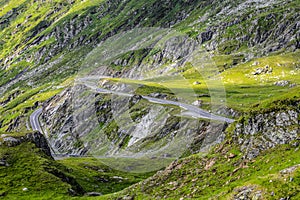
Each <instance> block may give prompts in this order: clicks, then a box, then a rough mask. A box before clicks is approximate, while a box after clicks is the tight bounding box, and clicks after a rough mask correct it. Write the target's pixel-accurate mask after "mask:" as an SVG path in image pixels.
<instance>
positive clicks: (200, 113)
mask: <svg viewBox="0 0 300 200" xmlns="http://www.w3.org/2000/svg"><path fill="white" fill-rule="evenodd" d="M104 78H111V77H107V76H98V77H97V76H91V77H85V78H80V79H78V80H77V81H78V82H79V83H81V84H84V85H85V86H87V87H89V88H91V89H92V90H93V91H94V92H97V93H107V94H116V95H120V96H128V97H132V96H134V94H129V93H124V92H119V91H113V90H107V89H104V88H98V87H97V86H95V85H94V84H93V82H91V81H95V80H98V81H99V80H100V79H104ZM142 98H144V99H146V100H148V101H149V102H152V103H157V104H163V105H175V106H179V107H181V108H182V109H184V110H186V111H187V112H188V113H189V115H190V116H191V117H194V118H203V119H209V120H216V121H222V122H227V123H232V122H234V120H233V119H230V118H226V117H223V116H219V115H215V114H212V113H210V112H208V111H206V110H203V109H201V108H199V107H197V106H194V105H190V104H186V103H182V102H178V101H171V100H166V99H159V98H154V97H149V96H142Z"/></svg>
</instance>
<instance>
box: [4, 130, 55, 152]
mask: <svg viewBox="0 0 300 200" xmlns="http://www.w3.org/2000/svg"><path fill="white" fill-rule="evenodd" d="M1 140H2V141H1ZM0 141H1V142H0V145H5V146H8V147H14V146H18V145H20V144H21V143H24V142H31V143H33V144H35V146H36V147H37V148H39V149H41V150H42V151H43V152H44V153H45V154H46V155H48V156H50V157H51V151H50V148H49V146H48V142H47V140H46V138H45V137H44V136H43V135H42V134H41V133H39V132H33V133H28V134H25V135H23V136H13V135H8V134H2V135H0Z"/></svg>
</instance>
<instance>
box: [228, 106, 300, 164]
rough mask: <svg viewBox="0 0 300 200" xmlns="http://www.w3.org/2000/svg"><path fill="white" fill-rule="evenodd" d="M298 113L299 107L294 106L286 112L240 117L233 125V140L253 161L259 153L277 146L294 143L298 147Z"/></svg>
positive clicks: (299, 111)
mask: <svg viewBox="0 0 300 200" xmlns="http://www.w3.org/2000/svg"><path fill="white" fill-rule="evenodd" d="M298 103H299V102H298ZM299 113H300V110H299V107H297V106H294V107H292V108H289V109H286V110H278V111H269V112H265V113H259V112H256V113H255V114H251V115H250V116H245V117H242V118H241V120H240V121H239V122H238V123H237V124H236V125H235V130H234V135H233V137H234V140H235V141H236V142H237V143H238V144H239V145H240V149H241V150H242V151H243V152H245V157H246V158H248V159H253V158H255V157H256V156H258V155H259V153H260V152H261V151H263V150H266V149H270V148H273V147H275V146H276V145H278V144H289V143H291V142H294V144H295V145H299V144H298V143H299V142H297V140H299V139H300V138H299V136H300V121H299Z"/></svg>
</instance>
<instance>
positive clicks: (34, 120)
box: [30, 108, 43, 133]
mask: <svg viewBox="0 0 300 200" xmlns="http://www.w3.org/2000/svg"><path fill="white" fill-rule="evenodd" d="M42 111H43V109H42V108H39V109H37V110H36V111H34V112H33V113H32V114H31V115H30V124H31V128H32V129H33V130H34V131H39V132H40V133H43V129H42V128H41V125H40V121H39V117H40V115H41V114H42Z"/></svg>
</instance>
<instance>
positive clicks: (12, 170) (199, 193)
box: [0, 0, 300, 199]
mask: <svg viewBox="0 0 300 200" xmlns="http://www.w3.org/2000/svg"><path fill="white" fill-rule="evenodd" d="M299 13H300V0H294V1H293V0H291V1H280V0H272V1H242V0H238V1H233V0H226V1H220V0H204V1H203V0H173V1H157V0H123V1H121V0H108V1H103V0H93V1H82V0H68V1H65V0H51V1H41V0H37V1H33V0H2V1H1V2H0V30H1V31H0V198H3V199H56V198H57V199H66V198H67V199H69V198H70V199H71V198H74V199H81V198H82V199H90V198H94V197H88V196H89V195H91V196H92V195H93V193H92V194H91V192H94V195H95V193H96V195H100V193H101V195H104V196H100V197H96V198H99V199H185V198H197V199H209V198H211V199H243V198H244V199H245V198H248V197H249V198H252V199H280V198H285V199H299V198H300V197H299V194H300V192H299V190H300V188H299V182H300V179H299V172H300V171H299V162H300V160H299V150H298V145H299V144H298V141H297V140H294V139H293V140H292V141H289V140H288V139H290V138H289V136H290V135H288V136H287V135H286V134H289V131H290V130H292V131H294V132H295V130H296V129H297V128H298V127H299V98H300V50H299V48H300V26H299V21H300V15H299ZM148 27H151V28H153V27H156V28H157V29H159V30H160V31H161V32H160V31H157V32H154V33H153V35H152V36H155V37H156V36H157V35H159V34H161V35H160V36H158V37H157V38H160V39H161V40H160V41H159V42H157V41H155V42H153V44H152V46H151V45H150V48H146V47H145V46H143V45H141V46H142V47H143V48H141V49H135V50H132V49H128V51H126V52H123V53H121V54H120V55H117V57H112V59H108V61H107V60H106V59H105V61H107V62H105V63H100V64H104V65H105V67H103V68H100V70H99V69H98V68H95V69H97V70H98V71H99V73H100V74H101V73H103V75H110V76H113V78H107V79H106V80H104V79H103V80H101V81H100V82H99V83H97V84H98V86H101V84H103V83H104V82H105V84H106V85H108V86H111V87H112V86H114V85H115V84H120V83H121V84H125V85H131V86H133V87H134V88H137V89H136V90H135V91H134V93H135V94H137V95H156V94H159V95H160V96H163V97H164V98H166V99H172V100H179V101H184V102H186V103H189V104H192V103H193V102H194V101H195V100H199V102H201V105H200V107H201V108H203V109H206V110H209V111H212V112H216V113H217V114H220V115H225V116H227V117H231V118H234V117H235V120H236V121H237V122H236V123H234V124H233V125H232V126H230V127H229V128H227V129H226V131H225V132H224V133H225V135H226V137H225V141H224V142H223V143H221V144H219V145H217V146H216V147H214V148H213V149H211V150H210V151H209V152H207V154H205V155H203V154H195V155H190V156H189V157H187V158H181V159H179V160H177V161H174V162H173V163H172V164H171V165H170V166H169V167H167V168H166V169H162V171H159V172H157V173H156V172H150V173H144V172H143V169H145V168H146V169H148V168H147V167H149V166H146V167H145V166H144V165H145V163H143V160H138V161H137V160H135V159H130V160H129V161H128V160H126V159H124V160H118V161H117V162H119V163H117V164H118V165H119V166H120V168H121V169H123V168H122V167H124V166H125V165H123V164H124V163H127V164H128V162H129V163H130V164H131V165H132V166H133V167H134V168H135V169H136V170H137V171H140V172H143V173H129V172H124V171H122V170H117V169H112V168H111V167H110V166H108V165H106V164H105V163H110V162H113V161H114V162H116V161H115V160H114V159H113V158H105V159H104V158H103V159H97V158H92V157H85V158H68V159H62V160H53V159H52V158H51V157H50V156H49V155H46V154H45V152H43V151H42V150H41V148H38V147H37V145H36V144H35V143H34V142H32V141H28V140H23V139H20V138H24V137H26V135H27V134H30V133H28V131H30V129H31V128H30V123H29V116H30V115H31V114H32V113H33V111H34V110H36V109H37V108H38V107H41V106H42V105H44V106H48V105H49V104H51V103H52V101H51V100H53V99H52V98H53V97H54V98H56V97H58V96H57V95H59V94H62V93H61V92H62V91H66V90H68V89H70V88H72V87H73V86H74V83H75V80H76V78H78V77H79V75H80V72H82V71H84V69H85V67H87V68H89V67H91V68H92V67H93V66H85V64H86V63H89V62H88V61H89V58H90V57H89V56H88V55H90V53H91V52H92V51H93V50H94V49H95V48H96V47H98V45H99V44H102V45H103V44H105V41H109V40H108V39H109V38H113V39H114V36H117V35H119V34H120V35H121V36H122V33H124V32H125V33H126V32H127V31H129V30H132V29H138V28H148ZM152 30H154V29H152ZM167 33H168V34H170V35H172V34H174V35H176V36H178V35H180V36H182V38H185V39H186V38H188V39H186V40H184V41H183V42H181V41H180V39H181V38H180V37H179V36H178V37H174V38H172V37H171V38H170V37H168V39H167V40H166V41H164V39H165V38H164V36H165V35H167V36H168V34H167ZM140 37H141V38H140ZM140 37H136V38H128V43H130V42H134V41H138V39H145V38H147V37H148V36H147V37H145V38H143V37H144V35H142V34H141V35H140ZM152 39H153V38H151V40H150V42H152ZM188 40H191V41H192V42H191V43H189V42H187V41H188ZM138 42H141V41H138ZM142 42H143V43H145V45H146V44H148V43H149V41H147V42H145V41H143V40H142ZM156 42H157V43H156ZM160 42H161V43H163V45H161V46H160V45H158V44H160ZM111 44H112V45H111V46H109V50H111V49H112V50H116V51H117V50H119V48H122V47H121V46H122V45H121V44H118V41H117V42H116V43H113V42H112V43H111ZM139 45H140V44H139ZM193 45H195V49H196V47H198V48H200V49H201V50H203V52H205V53H204V55H206V56H207V58H208V59H207V60H209V63H205V62H203V63H196V65H197V66H193V64H195V63H193V62H192V61H190V60H188V59H186V58H187V57H188V56H190V53H191V52H189V50H190V49H189V48H191V46H193ZM191 49H192V48H191ZM110 56H111V55H109V56H108V58H111V57H110ZM193 56H194V58H195V60H197V59H201V56H203V55H202V54H196V55H193ZM204 60H205V59H204ZM205 61H206V60H205ZM101 62H102V61H101ZM90 63H91V64H95V65H97V64H98V63H97V62H96V63H92V61H91V62H90ZM201 66H204V67H203V68H201ZM200 68H201V70H200V71H199V70H197V69H200ZM101 70H103V71H101ZM140 71H146V72H147V73H145V74H143V76H141V75H139V72H140ZM133 77H135V78H133ZM216 80H217V81H216ZM218 80H219V81H218ZM105 84H103V85H105ZM112 88H113V87H112ZM223 89H224V94H225V96H222V95H220V96H218V95H216V91H223ZM214 98H215V99H214ZM105 100H106V99H105ZM107 102H108V100H107ZM144 103H145V104H146V103H147V106H145V105H144ZM63 106H64V105H63ZM95 106H96V105H95ZM222 106H223V107H222ZM148 107H150V106H149V104H148V102H144V101H142V104H136V105H134V106H132V109H131V110H130V111H132V112H131V115H130V117H131V118H132V119H134V120H135V119H137V121H138V120H139V118H141V116H144V114H145V113H147V112H148V110H147V109H146V108H148ZM224 107H225V108H224ZM213 108H216V109H215V110H214V109H213ZM221 108H224V110H225V111H224V110H222V109H221ZM291 108H292V109H294V110H295V112H296V113H298V115H297V116H294V117H295V118H294V121H293V120H291V119H289V120H290V121H291V123H292V124H293V125H291V126H289V127H288V128H286V127H282V126H281V125H278V127H279V128H278V129H279V131H278V132H275V131H274V133H276V134H275V136H276V137H278V138H279V139H282V141H284V142H282V141H281V140H280V141H279V142H277V143H278V144H280V145H278V144H277V143H276V142H275V143H276V145H275V144H274V146H272V148H271V149H269V148H261V149H260V147H261V143H263V144H269V143H268V142H270V141H269V140H268V139H265V137H263V136H265V135H264V134H265V133H264V132H262V131H261V130H262V129H260V128H261V126H262V125H261V124H260V122H261V121H264V120H266V119H268V120H269V119H273V120H274V119H276V117H277V114H278V115H279V116H281V113H279V111H280V112H281V111H282V112H284V113H285V114H286V115H284V116H287V115H288V114H290V113H288V112H287V111H288V110H289V109H291ZM108 110H110V109H108ZM170 110H172V109H170ZM230 111H231V112H230ZM103 112H106V110H104V111H103ZM233 113H235V114H233ZM266 113H267V114H269V115H270V116H268V117H269V118H264V117H261V119H259V120H257V119H256V118H254V119H253V120H252V121H251V120H250V119H252V118H253V116H256V115H257V116H264V114H266ZM274 113H275V114H276V115H275V114H274ZM287 113H288V114H287ZM60 114H61V116H63V115H66V114H67V113H60ZM175 114H177V113H175ZM230 115H231V116H230ZM241 115H242V117H241V118H240V119H238V116H241ZM59 116H60V115H59ZM64 117H66V116H64ZM62 118H63V117H61V118H59V119H55V121H57V122H58V124H60V122H61V121H62ZM283 118H284V117H283ZM60 120H61V121H60ZM247 120H250V121H247ZM289 120H286V121H288V122H290V121H289ZM253 121H254V122H257V121H258V122H257V123H258V124H259V125H261V126H259V128H258V130H254V133H255V134H253V135H247V134H245V135H243V134H240V135H238V136H237V135H236V132H237V131H236V130H237V129H238V128H237V127H234V126H236V125H237V123H241V124H243V126H247V125H249V126H250V125H251V123H252V122H253ZM250 122H251V123H250ZM254 122H253V123H254ZM170 124H173V123H169V125H170ZM274 124H275V125H276V126H277V122H276V121H275V122H274ZM279 124H280V123H279ZM101 125H102V124H101ZM275 125H274V126H275ZM116 126H117V125H116V124H115V123H114V121H113V122H112V123H111V124H108V125H107V126H104V127H105V129H103V130H104V132H105V133H106V134H107V135H108V136H109V135H110V134H111V133H112V132H114V131H115V128H116ZM56 128H57V127H56ZM58 128H61V127H58ZM167 128H168V127H167ZM281 128H282V129H281ZM286 129H288V130H286ZM166 130H168V129H166ZM251 130H252V129H251ZM296 131H297V130H296ZM245 132H246V131H245ZM112 135H113V136H114V137H115V138H113V137H112V138H111V139H112V140H115V141H119V139H120V136H119V135H117V134H112ZM295 135H296V136H297V137H298V135H299V131H298V132H296V133H295ZM96 136H97V133H96ZM275 136H274V137H275ZM296 136H295V137H296ZM291 137H292V136H291ZM293 137H294V135H293ZM5 138H8V140H11V141H12V143H13V145H7V143H6V140H5ZM253 138H254V139H253ZM287 138H288V139H287ZM256 139H257V140H259V142H260V143H255V142H257V141H256ZM285 139H287V140H288V142H286V140H285ZM15 140H18V141H19V140H20V141H19V142H17V144H15V143H14V141H15ZM90 140H92V141H94V138H91V139H90ZM95 141H96V140H95ZM128 141H129V138H122V141H121V142H120V145H121V146H120V147H122V145H123V146H126V145H127V144H128ZM240 141H242V142H240ZM245 141H249V144H250V143H251V142H252V141H254V143H253V144H254V145H253V146H254V147H253V148H254V149H255V148H256V149H259V155H258V156H257V157H256V158H254V159H248V158H247V157H246V155H247V153H246V151H244V150H243V149H242V147H243V145H244V143H247V142H245ZM66 142H68V141H66ZM96 142H97V141H96ZM243 142H244V143H243ZM251 144H252V143H251ZM272 144H273V143H272ZM107 145H110V144H107ZM149 145H151V142H150V143H149ZM255 145H257V146H255ZM244 146H245V145H244ZM249 148H250V147H249ZM251 148H252V146H251ZM251 148H250V149H251ZM196 152H197V151H196ZM170 159H171V158H170ZM169 161H170V160H168V162H169ZM140 162H141V163H140ZM163 162H164V161H161V160H160V159H153V163H152V164H153V166H158V167H160V166H161V164H163V165H165V163H163ZM147 164H148V163H147V162H146V165H147ZM151 167H152V166H151ZM158 167H157V168H158ZM282 170H284V171H282ZM125 171H126V170H125ZM145 171H147V170H145ZM152 175H153V176H152ZM148 177H150V178H148ZM147 178H148V179H147ZM145 179H146V180H145ZM136 183H137V184H136ZM123 189H124V190H123ZM120 190H123V191H121V192H120ZM115 192H118V193H115ZM112 193H113V194H112Z"/></svg>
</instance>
